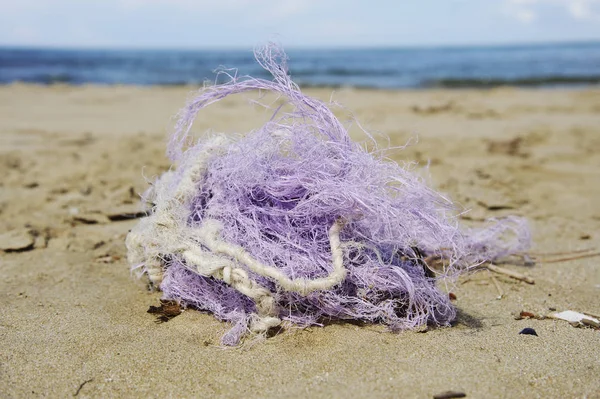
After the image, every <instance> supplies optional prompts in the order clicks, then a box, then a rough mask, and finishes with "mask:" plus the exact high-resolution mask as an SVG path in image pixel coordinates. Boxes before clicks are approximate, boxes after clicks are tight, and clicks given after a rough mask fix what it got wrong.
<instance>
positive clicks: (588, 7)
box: [505, 0, 600, 23]
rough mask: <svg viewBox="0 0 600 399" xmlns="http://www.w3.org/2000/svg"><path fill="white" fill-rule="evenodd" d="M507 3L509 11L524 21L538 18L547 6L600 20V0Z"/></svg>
mask: <svg viewBox="0 0 600 399" xmlns="http://www.w3.org/2000/svg"><path fill="white" fill-rule="evenodd" d="M505 5H506V11H507V13H508V14H509V15H511V16H512V17H513V18H515V19H517V20H519V21H521V22H523V23H531V22H532V21H534V20H535V19H537V17H538V15H539V12H540V9H541V8H542V7H547V6H554V7H560V8H562V9H564V10H565V12H566V14H567V15H569V16H570V17H571V18H574V19H579V20H599V21H600V0H507V1H506V2H505Z"/></svg>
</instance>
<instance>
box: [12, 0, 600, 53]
mask: <svg viewBox="0 0 600 399" xmlns="http://www.w3.org/2000/svg"><path fill="white" fill-rule="evenodd" d="M273 39H275V40H278V41H279V42H281V43H282V44H284V45H285V46H286V47H288V48H290V47H381V46H401V47H404V46H444V45H479V44H516V43H538V42H563V41H588V40H600V0H361V1H352V0H320V1H319V0H278V1H266V0H208V1H207V0H101V1H94V0H16V1H15V0H0V45H3V46H28V47H30V46H33V47H76V48H215V47H216V48H248V47H253V46H255V45H256V44H259V43H263V42H265V41H267V40H273Z"/></svg>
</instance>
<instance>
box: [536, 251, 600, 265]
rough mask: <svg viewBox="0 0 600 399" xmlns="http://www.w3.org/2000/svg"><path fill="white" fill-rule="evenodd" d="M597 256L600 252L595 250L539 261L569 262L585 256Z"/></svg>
mask: <svg viewBox="0 0 600 399" xmlns="http://www.w3.org/2000/svg"><path fill="white" fill-rule="evenodd" d="M595 256H600V252H594V253H591V254H582V255H575V256H569V257H566V258H558V259H547V260H546V259H541V260H540V261H539V262H540V263H558V262H567V261H570V260H577V259H583V258H593V257H595Z"/></svg>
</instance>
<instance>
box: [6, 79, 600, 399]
mask: <svg viewBox="0 0 600 399" xmlns="http://www.w3.org/2000/svg"><path fill="white" fill-rule="evenodd" d="M190 90H191V88H186V87H164V88H160V87H158V88H157V87H155V88H139V87H94V86H82V87H70V86H60V85H57V86H50V87H41V86H31V85H21V84H14V85H9V86H3V87H0V148H1V150H0V151H1V155H0V176H1V177H0V234H3V235H2V237H1V238H0V246H1V247H2V248H4V249H7V250H9V251H6V252H0V271H1V272H2V279H1V280H0V397H2V398H24V397H56V398H59V397H62V398H64V397H69V396H73V395H76V396H77V397H161V398H162V397H180V398H192V397H202V398H208V397H244V398H270V397H279V398H282V397H286V398H287V397H325V398H330V397H356V398H359V397H361V398H367V397H368V398H371V397H382V398H397V397H403V398H411V397H415V398H431V397H433V395H435V394H439V393H441V392H444V391H448V390H452V391H460V392H464V393H466V395H467V397H470V398H492V397H496V398H500V397H502V398H559V397H569V398H584V397H586V398H600V377H599V376H600V331H598V330H594V329H592V328H576V327H573V326H571V325H570V324H569V323H567V322H564V321H560V320H553V319H542V320H538V319H523V320H516V319H515V314H518V313H519V312H521V311H528V312H532V313H535V314H537V315H542V316H543V315H548V314H550V313H552V309H556V310H558V311H562V310H567V309H571V310H575V311H583V312H589V313H592V314H596V315H597V314H600V300H599V296H600V267H599V266H598V264H599V262H600V257H590V258H583V259H577V260H572V261H565V262H559V263H543V262H538V264H537V265H535V266H534V267H524V266H516V265H506V267H507V268H509V269H511V270H515V271H518V272H520V273H523V274H526V275H528V276H530V277H531V278H533V279H534V280H535V284H534V285H530V284H526V283H524V282H521V281H517V280H514V279H511V278H509V277H505V276H502V275H496V274H495V275H494V278H492V277H491V276H492V275H491V274H490V273H489V272H487V271H481V272H478V273H476V274H474V275H471V276H465V277H462V278H461V279H460V280H459V281H458V282H457V283H456V284H455V285H454V286H450V287H449V288H448V289H449V290H450V291H452V292H453V293H455V294H456V297H457V300H456V301H454V303H455V304H456V306H457V308H458V309H459V317H458V320H457V322H456V325H455V326H454V327H451V328H439V329H431V330H429V331H427V332H426V333H423V332H403V333H399V334H395V333H389V332H386V330H385V329H384V328H383V327H381V326H369V325H368V326H359V325H355V324H352V323H334V324H330V325H327V326H325V327H323V328H321V327H314V328H309V329H306V330H293V331H287V332H284V333H281V334H278V335H275V336H274V337H271V338H269V339H267V340H266V341H260V342H255V343H251V344H246V345H244V346H242V347H241V348H236V349H223V348H222V347H220V346H219V340H220V337H221V335H222V334H223V333H224V332H225V331H226V330H228V328H229V326H228V325H227V324H225V323H222V322H219V321H218V320H216V319H215V318H214V317H213V316H211V315H210V314H204V313H200V312H198V311H193V310H186V311H185V312H184V313H183V314H182V315H180V316H178V317H176V318H174V319H172V320H171V321H169V322H167V323H160V324H159V323H155V320H156V319H155V317H154V316H153V315H151V314H148V313H146V311H147V309H148V307H149V306H150V305H157V304H158V300H159V298H160V293H157V292H149V291H148V290H147V289H146V287H145V286H144V284H143V283H142V282H138V281H136V280H135V279H134V278H133V277H132V275H131V274H130V271H129V265H128V264H127V262H126V259H125V257H126V250H125V246H124V239H125V235H126V234H127V232H128V230H129V229H130V228H131V227H132V226H134V225H135V223H137V221H136V220H135V219H133V220H132V219H131V217H130V216H132V213H135V212H136V211H137V210H138V209H139V204H138V199H139V193H141V192H143V191H144V190H145V188H146V187H147V184H146V182H145V180H144V177H143V176H145V177H146V178H148V179H152V178H153V177H156V176H157V175H158V174H160V173H162V172H163V171H165V170H166V169H168V168H169V166H170V164H169V162H168V161H167V159H166V157H165V155H164V152H165V143H166V132H167V130H168V128H169V126H171V125H172V116H173V115H174V114H175V113H176V112H177V111H178V109H179V108H181V107H182V106H183V104H184V102H185V99H186V98H188V97H189V92H190ZM309 93H311V94H313V95H315V96H317V97H319V98H322V99H324V100H329V98H330V96H331V94H332V90H328V89H313V90H309ZM333 98H334V99H335V100H336V101H338V102H340V103H341V104H343V105H344V106H345V107H346V108H347V109H349V110H351V111H352V112H353V113H354V115H355V116H356V117H357V118H358V119H359V121H360V122H361V123H362V125H363V127H365V128H367V129H368V130H370V131H373V132H375V133H377V132H380V133H383V134H386V135H388V136H389V139H390V144H391V145H403V144H405V143H407V142H409V141H410V146H409V147H407V148H406V149H405V150H403V151H396V152H393V153H392V157H393V158H394V159H395V160H397V161H399V162H405V161H416V162H419V165H421V166H423V165H427V163H428V162H429V163H430V166H429V169H428V172H427V176H428V177H427V179H429V181H430V183H431V185H432V186H434V187H435V188H436V189H438V190H440V191H442V192H444V193H446V194H447V195H448V196H449V197H450V198H452V199H453V200H454V201H456V202H457V203H458V204H460V205H461V206H462V207H464V208H465V209H471V211H470V212H468V213H466V214H465V215H463V220H464V223H465V224H468V225H478V224H481V223H482V220H484V219H485V218H489V217H501V216H504V215H509V214H516V215H522V216H525V217H527V218H528V219H529V221H530V222H531V227H532V231H533V238H534V242H535V246H534V248H533V251H534V252H537V253H548V252H557V251H575V250H581V249H588V248H600V206H599V204H600V202H599V200H598V198H600V89H582V90H520V89H510V88H505V89H494V90H489V91H471V90H465V91H443V90H439V91H438V90H432V91H366V90H354V89H340V90H336V91H335V92H334V95H333ZM340 115H343V113H340ZM268 116H269V114H268V113H267V112H265V111H264V110H262V109H261V108H259V107H256V106H249V105H247V103H246V102H245V99H244V98H242V97H237V98H232V99H229V98H228V99H226V100H225V101H223V102H222V103H219V104H217V105H214V106H212V107H211V108H209V109H207V110H206V111H204V112H202V113H201V114H200V117H199V118H198V120H197V122H196V125H195V131H196V132H197V133H198V134H201V133H202V132H203V131H205V130H206V129H208V128H213V129H214V130H215V131H225V132H236V131H237V132H245V131H249V130H250V129H252V128H256V127H258V126H260V125H261V124H262V121H264V120H265V119H266V118H268ZM355 130H356V129H355ZM353 134H354V135H355V137H357V138H358V137H359V135H358V134H357V132H356V131H354V133H353ZM381 142H382V143H385V139H384V138H383V137H382V138H381ZM385 145H387V144H385ZM419 173H425V172H424V171H421V172H419ZM6 232H10V233H6ZM11 248H12V249H14V250H16V251H10V249H11ZM555 257H556V256H555ZM494 279H495V282H496V283H497V286H496V284H495V283H494ZM500 291H502V292H503V293H504V295H503V297H502V298H501V299H498V297H499V295H500V293H501V292H500ZM526 327H531V328H534V329H535V330H536V331H537V334H538V336H533V335H522V334H521V335H520V334H519V332H520V331H521V330H522V329H523V328H526Z"/></svg>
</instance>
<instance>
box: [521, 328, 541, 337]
mask: <svg viewBox="0 0 600 399" xmlns="http://www.w3.org/2000/svg"><path fill="white" fill-rule="evenodd" d="M519 334H525V335H535V336H536V337H537V336H538V335H537V333H536V332H535V330H534V329H533V328H529V327H527V328H524V329H522V330H521V332H520V333H519Z"/></svg>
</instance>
